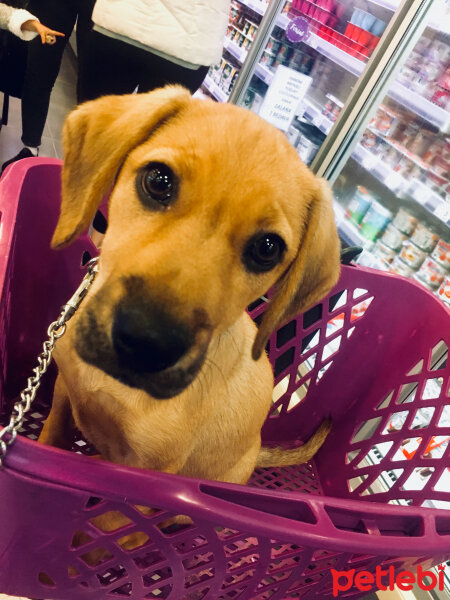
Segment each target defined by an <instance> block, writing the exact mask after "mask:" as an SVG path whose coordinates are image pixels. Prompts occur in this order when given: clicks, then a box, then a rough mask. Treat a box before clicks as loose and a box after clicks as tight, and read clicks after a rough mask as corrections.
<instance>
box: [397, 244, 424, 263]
mask: <svg viewBox="0 0 450 600" xmlns="http://www.w3.org/2000/svg"><path fill="white" fill-rule="evenodd" d="M426 256H427V254H426V252H424V251H423V250H421V249H420V248H418V247H417V246H416V245H415V244H413V243H412V241H411V240H407V241H406V242H404V243H403V246H402V250H401V252H400V259H401V260H402V261H403V262H404V263H405V264H406V265H408V267H410V268H411V269H414V270H415V269H418V268H419V267H420V265H421V264H422V263H423V261H424V260H425V258H426Z"/></svg>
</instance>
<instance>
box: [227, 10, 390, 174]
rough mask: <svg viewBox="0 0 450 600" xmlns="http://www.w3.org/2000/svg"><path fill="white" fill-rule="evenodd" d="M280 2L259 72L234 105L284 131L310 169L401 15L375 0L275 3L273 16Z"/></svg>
mask: <svg viewBox="0 0 450 600" xmlns="http://www.w3.org/2000/svg"><path fill="white" fill-rule="evenodd" d="M274 5H276V7H277V14H276V15H275V18H274V19H273V20H272V22H271V23H270V28H269V30H268V31H265V32H263V36H260V38H258V41H259V42H260V44H261V46H260V48H259V51H258V53H257V54H256V56H255V63H254V65H253V66H252V72H251V73H250V75H249V77H248V78H247V80H246V81H245V82H244V85H237V86H236V87H237V89H235V90H234V92H233V95H232V101H234V102H236V103H237V104H240V105H241V106H245V107H246V108H249V109H250V110H252V111H254V112H256V113H258V114H259V115H261V116H262V117H263V118H265V119H266V120H268V121H269V122H271V123H273V124H274V125H275V126H276V127H278V128H279V129H281V130H282V131H284V132H285V133H286V135H287V137H288V139H289V141H290V142H291V143H292V144H293V145H294V146H295V148H296V149H297V151H298V154H299V156H300V158H301V159H302V160H303V161H304V162H305V163H306V164H308V165H309V164H311V163H312V161H313V160H314V158H315V156H316V154H317V152H318V150H319V148H320V147H321V145H322V143H323V141H324V140H325V138H326V137H327V135H328V134H329V133H330V131H331V130H332V128H333V126H334V124H335V123H336V121H337V120H338V119H339V116H340V114H341V111H342V109H343V107H344V105H345V103H346V101H347V99H348V97H349V95H350V93H351V91H352V90H353V88H354V87H355V86H356V85H357V84H358V80H359V78H360V76H361V75H362V73H363V72H364V71H365V69H366V65H367V62H368V60H369V58H370V56H371V55H372V53H373V51H374V50H375V48H376V47H377V45H378V42H379V41H380V38H381V36H382V35H383V33H384V31H385V29H386V27H387V25H388V23H389V21H390V19H391V18H392V16H393V14H394V13H393V12H392V10H389V9H388V8H386V7H385V6H383V5H380V4H378V3H375V2H368V1H367V0H292V1H288V2H284V1H282V2H280V1H278V2H276V1H275V2H271V3H270V9H271V10H272V11H273V10H274ZM267 12H269V10H267ZM262 25H263V26H264V21H263V23H262ZM239 83H240V84H242V83H243V82H242V81H240V82H239Z"/></svg>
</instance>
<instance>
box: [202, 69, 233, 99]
mask: <svg viewBox="0 0 450 600" xmlns="http://www.w3.org/2000/svg"><path fill="white" fill-rule="evenodd" d="M203 85H204V87H205V88H206V89H207V90H208V92H209V93H210V94H211V95H212V96H213V97H214V98H215V99H216V100H219V102H228V96H227V94H226V93H225V92H224V91H223V90H222V88H220V87H219V86H218V85H217V83H214V81H213V80H212V79H211V77H209V75H207V76H206V77H205V79H204V81H203Z"/></svg>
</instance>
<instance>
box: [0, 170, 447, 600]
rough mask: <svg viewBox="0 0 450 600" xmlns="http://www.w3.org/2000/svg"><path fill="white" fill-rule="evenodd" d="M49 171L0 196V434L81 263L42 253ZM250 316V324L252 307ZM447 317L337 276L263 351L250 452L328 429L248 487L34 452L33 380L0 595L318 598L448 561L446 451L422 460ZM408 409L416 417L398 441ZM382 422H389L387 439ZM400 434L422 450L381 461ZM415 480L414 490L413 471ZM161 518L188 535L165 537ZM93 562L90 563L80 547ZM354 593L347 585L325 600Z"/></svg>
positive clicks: (349, 270) (10, 459)
mask: <svg viewBox="0 0 450 600" xmlns="http://www.w3.org/2000/svg"><path fill="white" fill-rule="evenodd" d="M60 169H61V164H60V161H57V160H53V159H30V160H24V161H21V162H19V163H16V164H15V165H13V166H12V167H11V168H10V169H9V170H8V171H7V172H6V174H5V175H4V178H2V180H1V182H0V219H1V220H0V289H1V301H0V331H1V336H0V359H1V369H0V386H1V387H0V404H1V407H2V409H3V413H4V418H3V423H6V422H7V416H6V415H7V413H8V411H9V410H10V408H11V404H12V402H13V401H14V399H15V398H16V397H17V394H18V392H19V391H20V390H21V389H22V388H23V387H24V382H25V381H26V378H27V377H28V376H29V374H30V372H31V370H32V368H33V367H34V365H35V362H36V356H37V354H38V353H39V352H40V349H41V344H42V341H43V340H44V339H46V329H47V326H48V324H49V323H50V322H51V321H53V320H54V319H55V317H56V316H57V315H58V313H59V309H60V306H61V305H62V304H63V303H64V302H65V300H67V298H69V297H70V295H71V293H72V291H73V290H74V289H75V287H76V286H77V285H78V282H79V280H80V279H81V277H82V271H83V268H82V267H81V262H83V260H86V256H87V255H86V253H90V254H93V253H94V249H93V247H92V245H91V244H90V241H89V238H88V237H87V236H82V237H81V238H80V239H79V240H77V241H76V242H74V244H72V245H71V246H70V247H68V248H67V249H65V250H63V251H58V252H54V251H52V250H50V248H49V242H50V238H51V235H52V232H53V229H54V227H55V223H56V220H57V215H58V204H59V189H60ZM83 256H84V259H83V258H82V257H83ZM224 302H226V299H224ZM255 304H256V306H254V307H252V315H253V316H254V317H255V319H256V320H257V319H258V317H260V315H261V314H262V312H263V311H264V307H265V303H264V302H262V303H255ZM361 306H363V307H364V310H361ZM355 316H356V318H355ZM449 321H450V313H449V310H448V309H447V308H445V306H444V305H443V304H442V303H441V302H440V301H439V300H438V299H437V298H435V297H434V296H433V295H432V294H431V293H430V292H428V291H426V290H425V289H423V288H422V287H420V286H419V285H417V284H415V283H413V282H411V281H408V280H406V279H403V278H400V277H398V276H396V275H389V274H385V273H381V272H375V271H371V270H367V269H362V268H356V267H343V269H342V276H341V278H340V281H339V283H338V285H337V286H336V287H335V289H334V290H333V291H332V292H331V293H330V294H329V296H328V297H327V298H326V299H325V300H324V301H323V302H321V303H320V304H318V305H317V306H316V307H315V308H314V309H312V310H310V311H308V312H307V313H305V314H304V315H300V316H298V317H297V318H295V319H294V320H293V321H291V322H290V323H288V324H286V325H285V326H283V327H281V329H279V330H278V331H277V332H276V333H275V334H274V335H273V336H272V337H271V339H270V349H269V356H270V360H271V362H272V364H273V367H274V371H275V375H276V386H275V391H274V398H275V400H274V404H273V406H272V410H271V413H270V415H269V416H268V418H267V421H266V423H265V425H264V428H263V439H264V442H265V444H276V445H280V444H281V445H285V446H289V447H292V446H293V445H298V444H299V443H301V442H302V440H305V439H307V438H308V437H309V436H310V435H311V434H312V433H313V432H314V430H315V429H316V428H317V426H318V425H319V423H321V422H322V420H323V418H324V417H326V416H328V415H330V414H331V416H332V418H333V429H332V432H331V434H330V435H329V437H328V439H327V440H326V442H325V444H324V445H323V447H322V448H321V450H320V451H319V453H318V454H317V456H316V458H315V460H314V461H313V462H312V463H310V464H307V465H302V466H297V467H290V468H273V469H257V470H256V471H255V473H254V474H253V476H252V478H251V480H250V482H249V484H248V485H247V486H240V485H231V484H225V483H220V482H215V481H200V480H195V479H188V478H184V477H179V476H175V475H169V474H165V473H158V472H152V471H143V470H139V469H133V468H125V467H123V466H118V465H114V464H110V463H107V462H103V461H93V460H91V459H89V458H88V457H87V456H84V455H83V453H87V452H88V448H87V446H86V445H84V442H83V441H82V440H75V443H74V449H78V451H79V453H78V454H77V453H75V452H66V451H62V450H58V449H54V448H49V447H45V446H41V445H39V444H37V443H36V441H35V440H36V439H37V437H38V434H39V430H40V427H41V425H42V422H43V419H44V418H45V414H46V411H48V403H49V398H50V397H51V384H52V380H53V379H54V373H51V374H49V375H48V377H47V380H46V382H45V385H44V387H43V389H42V390H41V394H40V398H39V400H36V404H35V406H34V407H33V408H32V409H31V411H30V414H29V417H28V419H27V421H26V423H25V424H24V427H23V431H22V435H19V436H18V438H17V440H16V442H15V443H14V444H13V445H12V446H11V447H10V449H9V452H8V454H7V457H6V459H5V461H4V465H3V468H2V469H1V470H0V507H1V510H0V592H3V593H9V594H14V595H21V596H27V597H34V598H65V599H69V600H70V599H73V600H82V599H83V598H86V599H95V600H101V599H103V598H104V599H106V598H119V599H120V598H134V599H137V598H139V599H141V598H164V599H170V600H182V599H183V600H202V599H203V600H206V599H214V600H216V599H220V600H249V599H252V600H268V599H270V600H287V599H290V598H301V599H302V600H303V599H307V600H309V599H313V598H314V599H321V600H325V599H327V598H332V597H333V582H334V579H333V577H334V576H333V570H335V571H339V572H340V571H346V570H349V569H355V572H356V573H358V572H360V571H369V572H371V573H374V572H375V569H376V567H377V565H381V566H382V567H383V569H384V570H386V569H387V567H389V566H393V567H394V568H395V572H396V573H397V572H399V571H400V570H403V569H409V570H410V571H413V572H414V571H415V569H416V568H417V565H419V564H422V565H424V568H425V567H430V566H431V565H436V564H438V563H440V562H441V561H444V560H446V559H449V558H450V510H448V509H449V508H450V486H449V485H448V479H447V477H448V467H449V466H450V453H449V448H448V446H447V448H446V450H445V451H442V452H441V453H440V454H439V456H435V457H432V458H430V457H425V456H424V451H425V449H426V448H427V447H428V445H429V443H430V440H431V439H432V438H436V437H437V436H444V437H448V436H449V435H450V426H449V421H448V418H449V411H450V399H449V391H450V364H449V362H448V361H447V362H446V360H445V358H444V357H445V354H446V352H447V350H448V347H449V345H450V327H449ZM430 389H432V390H434V391H433V392H432V393H430ZM436 390H438V391H436ZM422 407H427V409H428V410H427V414H428V415H431V416H430V417H429V419H428V421H427V420H424V419H421V420H420V423H421V429H420V430H418V429H417V428H416V429H414V431H412V430H411V424H412V422H413V421H414V418H415V415H416V414H417V411H419V410H420V409H421V408H422ZM399 412H402V413H406V417H405V419H404V424H403V426H402V427H401V429H400V430H393V431H389V423H391V422H392V420H393V415H395V414H397V413H399ZM30 438H31V439H30ZM411 438H414V439H415V440H416V439H417V438H420V439H421V441H420V443H419V446H418V448H417V450H416V451H415V453H414V455H413V456H412V457H411V459H410V460H407V459H406V457H404V455H403V453H402V452H398V450H399V448H401V446H402V444H403V443H404V442H405V440H408V439H411ZM80 453H81V454H80ZM399 456H400V459H398V457H399ZM427 456H429V455H427ZM394 457H395V460H394ZM401 457H403V459H402V458H401ZM425 467H426V472H427V473H428V478H424V477H422V476H421V475H418V473H419V471H420V472H421V473H423V472H424V468H425ZM142 506H145V507H152V508H153V509H154V510H153V511H152V512H151V513H150V514H149V512H148V511H146V512H145V511H143V510H142ZM446 509H447V510H446ZM113 510H114V511H119V512H120V513H122V515H124V516H125V517H126V522H127V524H126V525H125V526H123V527H121V528H120V529H119V530H115V531H101V530H100V529H98V528H97V527H96V526H95V525H94V522H95V520H94V517H96V516H98V515H100V514H104V513H106V512H109V511H113ZM176 515H188V516H189V517H190V519H191V521H192V523H191V524H190V525H172V526H168V527H167V526H165V525H164V523H165V522H167V521H168V519H170V518H171V517H173V516H176ZM76 532H78V535H77V536H75V537H74V534H75V533H76ZM79 532H83V534H82V535H81V534H80V533H79ZM132 532H141V534H144V535H141V539H143V540H145V541H143V542H142V545H141V546H140V547H138V548H135V549H133V550H131V551H127V550H126V549H125V548H124V547H123V538H124V537H125V536H126V535H128V534H129V533H132ZM80 539H82V540H83V544H82V545H80V544H81V542H80ZM76 540H78V541H76ZM98 548H101V549H102V552H100V553H98V555H99V556H101V558H99V559H98V561H97V562H95V561H93V560H92V553H91V552H90V551H92V550H94V549H98ZM341 583H342V582H341ZM366 589H367V588H366ZM365 593H367V592H366V591H362V590H361V589H359V588H358V586H356V585H353V586H349V589H347V590H346V591H345V592H344V591H342V592H340V593H339V597H341V598H358V597H361V596H362V595H364V594H365Z"/></svg>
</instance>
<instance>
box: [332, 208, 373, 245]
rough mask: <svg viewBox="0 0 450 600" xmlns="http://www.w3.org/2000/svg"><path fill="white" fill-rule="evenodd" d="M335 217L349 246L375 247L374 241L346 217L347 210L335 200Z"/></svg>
mask: <svg viewBox="0 0 450 600" xmlns="http://www.w3.org/2000/svg"><path fill="white" fill-rule="evenodd" d="M333 209H334V218H335V221H336V226H337V228H338V232H339V236H340V237H341V238H342V239H343V240H344V242H346V243H347V244H348V245H349V246H361V247H362V248H364V249H365V250H370V249H371V248H372V247H373V242H371V241H369V240H367V239H366V238H365V237H363V236H362V235H361V233H360V232H359V230H358V228H357V227H356V225H354V224H353V223H352V222H351V221H349V220H348V219H347V218H346V217H345V211H344V209H343V208H342V206H341V205H340V204H339V203H338V202H333Z"/></svg>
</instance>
